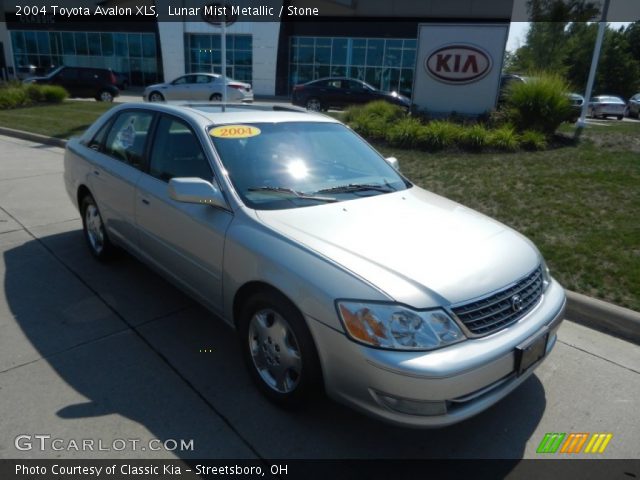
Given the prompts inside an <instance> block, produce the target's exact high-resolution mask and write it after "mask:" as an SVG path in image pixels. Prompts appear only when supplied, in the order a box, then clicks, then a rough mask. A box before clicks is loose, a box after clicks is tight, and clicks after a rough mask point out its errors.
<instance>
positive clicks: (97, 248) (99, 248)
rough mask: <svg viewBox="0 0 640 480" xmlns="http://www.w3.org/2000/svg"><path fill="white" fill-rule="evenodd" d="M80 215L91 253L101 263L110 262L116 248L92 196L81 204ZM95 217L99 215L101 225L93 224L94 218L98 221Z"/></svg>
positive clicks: (85, 197)
mask: <svg viewBox="0 0 640 480" xmlns="http://www.w3.org/2000/svg"><path fill="white" fill-rule="evenodd" d="M80 213H81V214H82V230H83V233H84V239H85V241H86V242H87V246H88V247H89V251H90V252H91V254H92V255H93V256H94V257H95V258H97V259H98V260H100V261H101V262H102V261H106V260H109V259H110V258H112V257H113V254H114V252H115V247H114V245H113V244H112V243H111V240H109V236H108V235H107V231H106V229H105V228H104V223H103V222H102V216H101V215H100V210H99V209H98V205H97V204H96V201H95V200H94V198H93V197H92V196H91V195H85V196H84V198H83V199H82V201H81V202H80ZM95 215H97V220H99V224H96V223H93V224H92V223H91V221H92V220H91V219H92V218H93V219H94V221H95V220H96V219H95Z"/></svg>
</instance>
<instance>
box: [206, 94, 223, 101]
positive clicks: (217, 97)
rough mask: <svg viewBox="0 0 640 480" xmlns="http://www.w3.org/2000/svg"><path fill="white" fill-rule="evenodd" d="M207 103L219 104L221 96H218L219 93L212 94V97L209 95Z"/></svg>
mask: <svg viewBox="0 0 640 480" xmlns="http://www.w3.org/2000/svg"><path fill="white" fill-rule="evenodd" d="M209 101H210V102H221V101H222V95H220V94H219V93H214V94H213V95H211V97H209Z"/></svg>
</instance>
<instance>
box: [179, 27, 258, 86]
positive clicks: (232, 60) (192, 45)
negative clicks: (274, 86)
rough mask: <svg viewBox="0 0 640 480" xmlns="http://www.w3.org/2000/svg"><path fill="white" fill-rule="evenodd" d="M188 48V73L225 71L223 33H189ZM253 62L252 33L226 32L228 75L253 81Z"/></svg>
mask: <svg viewBox="0 0 640 480" xmlns="http://www.w3.org/2000/svg"><path fill="white" fill-rule="evenodd" d="M185 50H186V51H185V59H186V60H185V61H186V71H187V73H191V72H201V73H222V47H221V40H220V35H209V34H199V33H192V34H187V35H186V36H185ZM252 63H253V38H252V36H251V35H230V34H227V77H229V78H233V79H234V80H239V81H241V82H247V83H252V80H253V71H252Z"/></svg>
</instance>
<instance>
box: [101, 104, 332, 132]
mask: <svg viewBox="0 0 640 480" xmlns="http://www.w3.org/2000/svg"><path fill="white" fill-rule="evenodd" d="M223 106H224V107H225V108H224V111H223ZM127 108H143V109H147V110H154V111H159V112H165V113H170V114H175V115H178V116H182V117H185V116H186V117H189V118H190V119H191V120H192V121H195V122H197V123H198V124H200V125H201V126H202V127H207V126H210V125H212V124H213V125H224V124H231V123H284V122H322V123H340V122H339V121H338V120H336V119H334V118H332V117H330V116H328V115H324V114H321V113H315V112H308V111H306V110H304V109H301V108H297V107H287V106H282V105H275V104H260V105H247V104H239V103H227V104H224V105H223V104H221V103H190V102H168V103H124V104H121V105H119V106H118V107H116V108H114V109H113V112H114V113H115V112H117V111H119V110H123V109H127Z"/></svg>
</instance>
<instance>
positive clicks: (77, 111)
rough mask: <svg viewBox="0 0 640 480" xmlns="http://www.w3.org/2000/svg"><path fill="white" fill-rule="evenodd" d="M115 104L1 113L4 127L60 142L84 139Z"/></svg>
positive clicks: (80, 103)
mask: <svg viewBox="0 0 640 480" xmlns="http://www.w3.org/2000/svg"><path fill="white" fill-rule="evenodd" d="M113 106H114V104H112V103H103V102H95V101H87V102H84V101H78V100H67V101H66V102H64V103H62V104H59V105H44V106H37V107H26V108H16V109H14V110H0V126H2V127H7V128H15V129H16V130H26V131H29V132H34V133H40V134H42V135H47V136H50V137H56V138H69V137H73V136H76V135H80V134H81V133H82V132H84V131H85V130H86V129H87V128H88V127H89V125H91V124H92V123H93V122H94V121H95V120H96V118H98V117H99V116H100V115H102V114H103V113H104V112H106V111H107V110H109V109H110V108H112V107H113Z"/></svg>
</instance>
